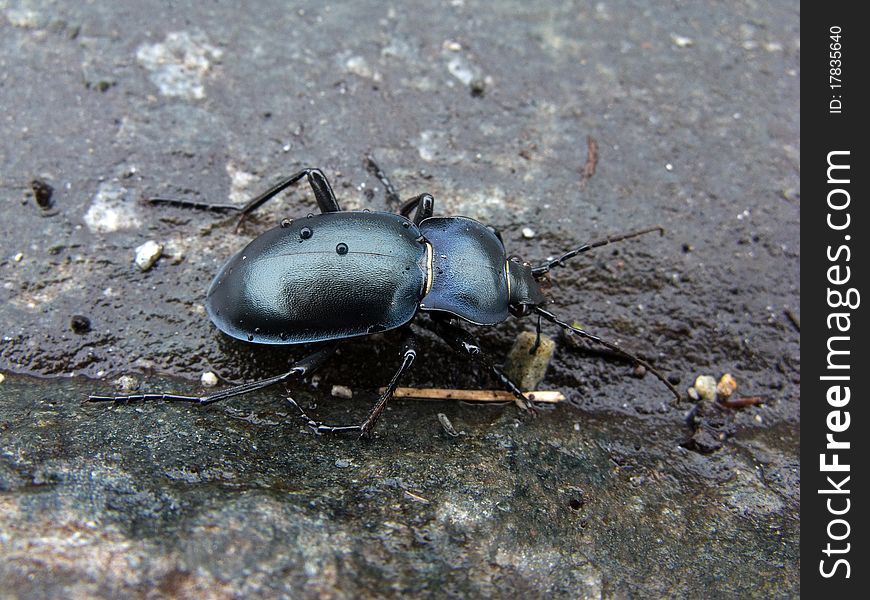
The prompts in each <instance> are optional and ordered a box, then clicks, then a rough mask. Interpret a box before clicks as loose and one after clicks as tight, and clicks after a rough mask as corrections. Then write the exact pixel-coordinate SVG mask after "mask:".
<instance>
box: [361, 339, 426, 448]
mask: <svg viewBox="0 0 870 600" xmlns="http://www.w3.org/2000/svg"><path fill="white" fill-rule="evenodd" d="M416 358H417V343H416V340H415V339H414V334H413V332H412V331H411V330H410V329H408V331H407V333H406V336H405V340H404V344H403V348H402V364H401V365H400V366H399V369H398V370H397V371H396V374H395V375H393V378H392V379H391V380H390V383H389V384H388V385H387V388H386V389H385V390H384V392H383V393H382V394H381V397H380V398H378V401H377V402H376V403H375V405H374V406H373V407H372V410H371V411H370V412H369V416H368V417H366V420H365V421H363V423H362V425H361V426H360V437H366V436H368V435H369V433H371V431H372V429H374V427H375V423H377V422H378V418H379V417H380V416H381V413H382V412H384V408H386V406H387V401H389V399H390V398H392V397H393V392H395V391H396V387H398V385H399V381H400V380H401V379H402V377H403V376H404V375H405V373H407V372H408V369H410V368H411V365H413V364H414V360H415V359H416Z"/></svg>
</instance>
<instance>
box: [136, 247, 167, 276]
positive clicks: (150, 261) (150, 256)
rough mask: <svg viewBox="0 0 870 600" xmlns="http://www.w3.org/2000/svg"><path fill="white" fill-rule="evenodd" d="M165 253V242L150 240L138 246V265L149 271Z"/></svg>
mask: <svg viewBox="0 0 870 600" xmlns="http://www.w3.org/2000/svg"><path fill="white" fill-rule="evenodd" d="M162 253H163V244H158V243H157V242H155V241H154V240H148V241H147V242H145V243H144V244H142V245H141V246H139V247H138V248H136V266H137V267H139V268H140V269H141V270H142V271H147V270H148V269H150V268H151V267H153V266H154V263H156V262H157V259H158V258H160V255H161V254H162Z"/></svg>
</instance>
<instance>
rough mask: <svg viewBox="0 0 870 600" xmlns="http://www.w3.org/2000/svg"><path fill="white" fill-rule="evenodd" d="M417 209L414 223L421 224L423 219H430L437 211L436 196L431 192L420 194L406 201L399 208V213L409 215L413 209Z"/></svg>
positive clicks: (404, 215)
mask: <svg viewBox="0 0 870 600" xmlns="http://www.w3.org/2000/svg"><path fill="white" fill-rule="evenodd" d="M415 208H416V209H417V212H415V213H414V219H413V220H414V225H419V224H420V223H422V222H423V219H428V218H429V217H431V216H432V213H433V212H434V211H435V198H433V197H432V195H431V194H420V195H419V196H414V197H413V198H410V199H408V200H406V201H405V203H404V204H402V207H401V208H399V214H400V215H402V216H403V217H407V216H408V215H410V214H411V211H412V210H414V209H415Z"/></svg>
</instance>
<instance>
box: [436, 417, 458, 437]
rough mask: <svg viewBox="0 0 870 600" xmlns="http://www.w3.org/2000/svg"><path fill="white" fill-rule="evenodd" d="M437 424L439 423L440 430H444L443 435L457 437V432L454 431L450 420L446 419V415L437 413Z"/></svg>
mask: <svg viewBox="0 0 870 600" xmlns="http://www.w3.org/2000/svg"><path fill="white" fill-rule="evenodd" d="M438 422H440V423H441V428H442V429H443V430H444V433H446V434H447V435H449V436H450V437H457V436H458V435H459V432H458V431H456V428H455V427H453V423H451V422H450V419H448V418H447V415H445V414H444V413H438Z"/></svg>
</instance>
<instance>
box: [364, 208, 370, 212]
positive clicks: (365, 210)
mask: <svg viewBox="0 0 870 600" xmlns="http://www.w3.org/2000/svg"><path fill="white" fill-rule="evenodd" d="M363 212H372V211H371V209H368V208H364V209H363Z"/></svg>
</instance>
